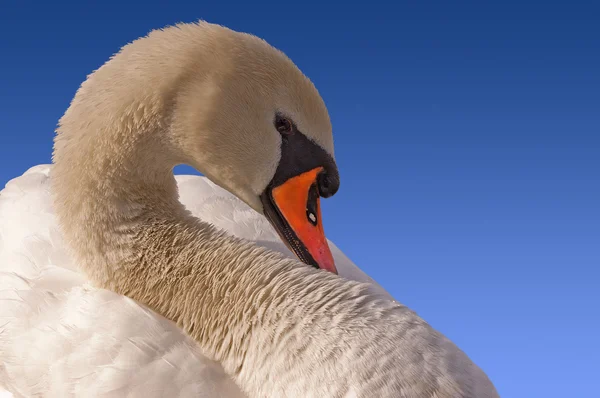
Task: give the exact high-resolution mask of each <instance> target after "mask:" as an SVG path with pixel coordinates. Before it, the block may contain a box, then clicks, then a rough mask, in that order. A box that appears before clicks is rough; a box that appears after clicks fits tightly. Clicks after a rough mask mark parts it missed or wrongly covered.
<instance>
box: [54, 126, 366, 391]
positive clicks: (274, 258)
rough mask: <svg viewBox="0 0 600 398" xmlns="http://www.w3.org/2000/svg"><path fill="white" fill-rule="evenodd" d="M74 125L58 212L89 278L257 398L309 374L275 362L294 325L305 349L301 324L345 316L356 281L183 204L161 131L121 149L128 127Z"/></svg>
mask: <svg viewBox="0 0 600 398" xmlns="http://www.w3.org/2000/svg"><path fill="white" fill-rule="evenodd" d="M67 127H68V124H67V125H66V126H63V127H62V129H61V130H60V131H59V135H58V136H57V140H56V145H55V154H54V161H55V164H54V167H53V169H52V184H53V185H52V189H53V195H54V205H55V212H56V214H57V216H58V221H59V223H60V225H61V228H62V231H63V233H64V236H65V238H66V241H67V243H68V246H69V247H70V249H71V250H72V252H73V255H74V257H75V258H76V260H77V261H78V264H79V266H80V268H81V269H82V270H83V271H84V272H85V273H86V274H87V275H88V277H89V278H90V279H91V280H92V281H93V282H94V283H95V284H96V285H97V286H99V287H102V288H106V289H109V290H112V291H115V292H117V293H120V294H123V295H126V296H128V297H130V298H132V299H134V300H136V301H138V302H140V303H142V304H144V305H147V306H148V307H150V308H151V309H153V310H154V311H156V312H157V313H158V314H160V315H162V316H164V317H166V318H168V319H170V320H172V321H174V322H176V323H177V324H178V325H179V326H180V327H182V329H183V330H185V331H186V332H187V333H188V334H189V335H190V336H191V337H192V338H193V339H195V340H196V341H197V342H198V343H199V345H200V348H201V349H202V351H203V352H204V353H205V354H206V355H207V357H209V358H210V359H214V360H217V361H219V362H220V363H221V364H222V366H223V367H224V370H225V371H226V372H227V373H228V374H230V375H231V376H233V377H234V379H235V380H236V381H237V382H238V384H239V385H240V386H241V387H242V388H243V389H244V390H245V391H246V392H248V393H250V394H251V395H253V394H258V393H259V392H260V391H263V392H264V391H269V390H270V391H277V390H279V391H284V390H285V389H286V388H288V387H289V382H287V383H286V382H285V378H284V377H283V376H285V377H295V378H299V376H300V375H301V374H306V372H307V371H308V370H307V369H306V368H303V367H302V366H301V365H300V364H297V367H296V368H290V367H289V366H285V367H281V368H280V369H274V368H273V366H274V364H272V363H270V361H269V359H268V358H269V356H270V355H273V352H275V351H278V350H280V349H281V348H280V347H281V346H282V344H284V343H285V344H288V343H287V342H286V340H287V339H289V338H290V337H289V336H290V333H291V332H293V331H294V330H295V329H298V331H297V332H294V333H292V335H293V336H295V337H294V338H295V339H297V341H296V342H295V344H296V345H298V346H299V347H302V346H305V345H306V344H307V341H310V339H314V338H315V336H314V335H312V336H311V334H310V333H307V332H306V331H301V330H302V329H306V328H307V325H303V324H302V319H303V318H302V317H303V316H308V317H309V319H310V320H311V322H313V323H314V324H315V325H319V324H321V325H322V327H325V326H326V325H329V324H330V323H331V319H330V318H331V316H332V315H331V314H336V313H338V312H339V311H337V310H333V312H332V313H329V312H328V311H331V308H330V307H331V306H339V305H340V301H341V300H343V297H344V296H347V295H348V294H354V295H356V292H357V290H356V289H357V288H356V286H354V285H345V287H344V286H343V285H342V282H341V280H340V279H338V278H336V277H335V276H334V275H332V274H329V273H327V272H319V271H317V270H314V269H313V268H312V267H308V266H304V265H303V264H301V263H299V262H298V261H295V260H292V259H288V258H285V257H283V256H282V255H280V254H278V253H274V252H270V251H268V250H267V249H264V248H262V247H258V246H256V245H254V244H252V243H250V242H247V241H243V240H241V239H238V238H235V237H233V236H230V235H228V234H226V233H224V232H223V231H220V230H217V229H216V228H214V227H212V226H210V225H208V224H207V223H204V222H202V221H201V220H199V219H197V218H195V217H193V216H191V214H190V213H189V212H187V211H186V210H185V208H184V207H183V205H182V204H181V203H180V202H179V200H178V194H177V186H176V182H175V179H174V176H173V174H172V167H173V164H172V162H170V161H169V157H168V154H169V149H168V146H165V145H163V146H157V145H156V140H157V139H159V138H158V135H157V134H158V133H160V131H159V129H151V128H149V129H146V130H145V132H144V133H140V134H139V135H138V136H137V138H136V139H135V141H134V142H120V144H119V145H114V142H115V140H117V141H118V140H119V139H122V138H123V137H118V135H115V134H117V133H118V132H119V130H113V131H112V132H108V131H106V130H105V131H102V133H101V134H100V133H98V132H97V131H98V130H86V131H84V132H82V131H74V130H72V129H68V128H67ZM120 133H121V134H126V133H127V132H124V131H120ZM155 133H156V134H155ZM73 148H77V150H73ZM124 148H125V150H124ZM157 148H160V150H157ZM317 281H319V284H321V285H322V286H321V287H320V288H319V287H318V284H317V283H316V282H317ZM352 286H354V290H352ZM349 288H350V289H349ZM334 292H335V294H334ZM301 313H302V314H303V315H302V316H300V314H301ZM319 330H320V328H317V329H316V331H317V333H318V331H319ZM328 339H329V338H328ZM326 342H327V340H323V344H326ZM316 345H317V346H320V344H316ZM292 346H293V344H292ZM333 348H334V345H331V347H330V348H328V349H333ZM300 349H301V348H298V350H300ZM320 349H323V347H320ZM293 354H294V350H291V351H290V353H289V355H290V356H289V357H287V358H288V360H290V361H292V359H291V358H292V357H291V355H293ZM279 356H280V357H282V355H281V354H279ZM290 363H291V362H290ZM307 366H310V365H307ZM277 372H279V374H280V376H281V377H280V378H275V379H273V375H274V374H276V373H277ZM286 384H287V385H286ZM320 388H321V387H320ZM328 388H329V387H328ZM265 389H268V390H265Z"/></svg>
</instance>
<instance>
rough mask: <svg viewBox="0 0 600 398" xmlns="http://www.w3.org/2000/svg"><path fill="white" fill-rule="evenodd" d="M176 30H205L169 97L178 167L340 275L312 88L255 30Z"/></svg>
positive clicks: (331, 175) (331, 185)
mask: <svg viewBox="0 0 600 398" xmlns="http://www.w3.org/2000/svg"><path fill="white" fill-rule="evenodd" d="M194 26H195V27H201V28H202V29H196V30H194ZM186 29H187V30H186ZM182 30H183V33H185V32H188V36H179V38H180V40H182V39H183V38H184V37H187V39H188V40H190V41H192V39H194V37H195V36H194V35H202V36H201V37H202V38H201V39H200V38H198V37H195V39H196V40H197V42H201V43H202V44H201V45H198V46H193V45H191V46H190V47H189V48H187V49H186V51H184V54H185V55H186V57H187V59H185V60H183V59H182V62H183V63H184V64H186V67H185V68H184V70H185V73H183V74H181V75H180V78H179V81H178V89H177V91H176V93H175V95H174V97H175V100H174V101H173V102H174V106H173V110H172V115H171V118H170V120H171V127H170V134H171V137H172V141H173V142H174V143H175V145H174V146H175V148H177V156H178V159H179V162H178V163H185V164H188V165H191V166H192V167H194V168H196V169H197V170H198V171H200V172H201V173H202V174H204V175H205V176H207V177H208V178H210V179H211V180H213V181H214V182H215V183H216V184H218V185H220V186H222V187H223V188H225V189H227V190H228V191H230V192H231V193H233V194H234V195H236V196H237V197H239V198H240V199H241V200H243V201H244V202H246V203H247V204H248V205H249V206H250V207H252V208H253V209H254V210H256V211H258V212H259V213H262V214H264V216H265V217H266V218H267V219H268V220H269V221H270V223H271V224H272V226H273V227H274V228H275V229H276V231H277V232H278V233H279V235H280V237H281V239H282V240H283V241H284V243H285V244H286V245H287V246H288V248H289V249H290V250H292V251H293V252H294V253H295V254H296V255H297V256H298V258H299V259H300V260H301V261H303V262H305V263H307V264H310V265H313V266H315V267H318V268H322V269H325V270H328V271H331V272H334V273H337V271H336V268H335V264H334V260H333V256H332V254H331V251H330V249H329V246H328V243H327V239H326V237H325V233H324V230H323V223H322V218H321V210H320V206H319V205H320V197H330V196H332V195H334V194H335V193H336V191H337V190H338V188H339V184H340V178H339V173H338V169H337V166H336V162H335V158H334V148H333V137H332V128H331V123H330V118H329V115H328V111H327V107H326V106H325V103H324V101H323V99H322V98H321V96H320V95H319V93H318V91H317V89H316V88H315V86H314V85H313V83H312V82H311V81H310V80H309V79H308V78H307V77H306V76H305V75H304V74H303V73H302V72H301V71H300V70H299V68H298V67H297V66H296V65H295V64H294V63H293V62H292V61H291V60H290V59H289V58H288V57H287V56H286V55H285V54H283V53H282V52H281V51H279V50H277V49H275V48H274V47H272V46H271V45H269V44H267V43H266V42H265V41H264V40H262V39H259V38H257V37H256V36H253V35H249V34H245V33H240V32H236V31H233V30H230V29H228V28H225V27H221V26H218V25H213V24H207V23H201V24H199V25H193V26H192V27H190V26H187V27H184V28H182ZM162 32H164V31H162ZM179 34H180V35H181V32H179ZM150 37H152V35H150ZM171 39H172V40H177V37H173V38H171ZM200 60H201V61H200ZM181 76H182V77H181Z"/></svg>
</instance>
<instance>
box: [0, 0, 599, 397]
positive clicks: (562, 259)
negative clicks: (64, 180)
mask: <svg viewBox="0 0 600 398" xmlns="http://www.w3.org/2000/svg"><path fill="white" fill-rule="evenodd" d="M399 3H401V4H403V5H397V4H396V5H392V2H389V3H388V2H380V1H368V2H364V3H362V4H359V3H354V5H353V4H352V3H350V2H345V3H339V5H338V4H336V3H334V2H325V1H319V2H314V3H312V2H307V1H302V2H294V3H285V2H281V1H273V2H269V3H267V2H240V4H235V3H231V2H225V1H222V2H217V1H214V2H200V1H197V2H189V3H188V2H179V1H169V2H166V1H163V2H160V3H159V2H154V1H144V2H141V1H140V2H138V4H137V5H132V4H133V2H131V1H127V2H126V1H118V2H117V1H102V2H83V1H79V2H77V3H75V2H73V4H67V2H64V1H60V2H55V1H52V2H41V1H38V2H33V1H16V0H4V1H3V2H2V11H1V12H0V60H1V61H0V72H1V73H0V109H1V111H0V114H1V117H0V137H2V138H1V140H0V184H1V185H2V186H3V185H4V183H5V182H6V181H7V180H8V179H10V178H13V177H16V176H18V175H20V174H21V173H22V172H24V171H25V170H26V169H27V168H28V167H30V166H33V165H35V164H39V163H48V162H50V154H51V146H52V137H53V134H54V128H55V125H56V123H57V120H58V119H59V117H60V116H61V114H62V113H63V112H64V110H65V109H66V108H67V106H68V104H69V101H70V99H71V98H72V96H73V94H74V92H75V90H76V89H77V87H78V85H79V84H80V83H81V81H82V80H84V79H85V76H86V75H87V74H88V73H90V72H91V71H92V70H94V69H96V68H97V67H99V66H100V65H101V64H102V63H103V62H104V61H105V60H106V59H107V58H108V57H109V56H110V55H111V54H112V53H114V52H115V51H117V50H118V49H119V47H121V46H122V45H123V44H125V43H127V42H129V41H131V40H133V39H135V38H137V37H139V36H141V35H144V34H145V33H147V32H148V31H149V30H151V29H153V28H158V27H162V26H165V25H168V24H172V23H175V22H178V21H184V22H190V21H194V20H197V19H206V20H208V21H210V22H216V23H221V24H224V25H227V26H229V27H231V28H233V29H236V30H242V31H247V32H250V33H254V34H257V35H259V36H261V37H263V38H264V39H266V40H267V41H269V42H270V43H271V44H273V45H275V46H277V47H279V48H280V49H282V50H283V51H285V52H286V53H287V54H288V55H289V56H290V57H291V58H292V59H293V60H294V61H295V62H296V63H297V64H298V65H299V67H300V68H301V69H302V70H303V71H304V72H305V73H306V74H307V75H308V76H309V77H310V78H311V79H312V80H313V81H314V82H315V84H316V85H317V86H318V88H319V90H320V92H321V94H322V96H323V97H324V99H325V101H326V102H327V104H328V107H329V110H330V114H331V117H332V122H333V125H334V134H335V143H336V155H337V160H338V164H339V168H340V172H341V179H342V184H341V189H340V191H339V193H338V194H337V195H336V196H335V197H334V198H331V199H328V200H326V201H324V213H325V214H324V217H325V218H324V222H325V229H326V232H327V234H328V236H329V237H330V238H331V239H332V240H334V241H335V242H336V243H337V244H338V246H340V247H341V249H342V250H344V251H345V253H346V254H348V255H349V256H350V257H351V258H352V259H353V260H354V261H355V262H356V263H357V264H358V265H359V266H361V267H362V268H363V269H364V270H365V271H367V272H368V273H369V274H370V275H372V276H373V277H374V278H375V279H376V280H377V281H378V282H379V283H381V284H382V285H383V286H384V287H385V288H387V289H388V290H389V291H390V292H391V293H392V294H393V295H394V296H395V297H396V298H397V299H398V300H400V301H401V302H403V303H405V304H407V305H408V306H410V307H411V308H413V309H414V310H416V311H417V312H418V313H419V314H420V315H421V316H423V317H424V318H425V319H426V320H427V321H428V322H430V323H431V324H432V325H433V326H434V327H436V328H438V329H439V330H441V331H442V332H443V333H445V334H446V335H447V336H448V337H450V338H451V339H452V340H453V341H455V342H456V343H457V344H458V345H459V346H460V347H461V348H463V349H464V350H465V351H466V352H467V353H468V354H469V355H470V356H471V357H472V358H473V359H474V360H475V361H476V363H478V364H479V365H480V366H481V367H482V368H483V369H484V370H485V371H486V372H487V373H488V374H489V376H490V377H491V378H492V379H493V381H494V383H495V384H496V386H497V387H498V389H499V392H500V394H501V395H502V396H503V397H527V398H531V397H561V398H564V397H569V398H571V397H573V398H583V397H592V396H594V397H598V384H597V383H598V377H600V365H599V363H600V362H599V361H600V346H599V343H598V337H599V336H600V309H599V307H600V271H599V269H600V9H599V7H600V6H598V5H595V6H594V5H593V2H591V1H590V2H588V3H580V2H576V1H564V2H561V3H554V2H541V1H540V2H535V3H533V2H507V1H502V2H500V1H498V2H493V3H492V2H481V1H477V2H460V5H458V3H457V2H451V1H439V2H432V1H401V2H399ZM216 4H219V5H216ZM596 4H597V2H596ZM180 171H181V170H180ZM184 171H187V170H184Z"/></svg>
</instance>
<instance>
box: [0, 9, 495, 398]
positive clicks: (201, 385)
mask: <svg viewBox="0 0 600 398" xmlns="http://www.w3.org/2000/svg"><path fill="white" fill-rule="evenodd" d="M331 130H332V129H331V124H330V120H329V116H328V113H327V108H326V106H325V104H324V102H323V100H322V98H321V97H320V95H319V93H318V91H317V89H316V88H315V87H314V85H313V84H312V82H311V81H310V80H309V79H308V78H307V77H306V76H305V75H303V74H302V72H301V71H300V70H299V69H298V68H297V67H296V66H295V64H294V63H293V62H292V61H291V60H290V59H289V58H288V57H287V56H286V55H285V54H284V53H282V52H281V51H279V50H277V49H275V48H274V47H272V46H271V45H269V44H268V43H267V42H266V41H264V40H262V39H260V38H258V37H256V36H253V35H250V34H247V33H242V32H237V31H234V30H231V29H229V28H227V27H224V26H221V25H216V24H212V23H208V22H206V21H199V22H195V23H188V24H185V23H182V24H177V25H174V26H169V27H166V28H164V29H158V30H154V31H152V32H150V33H149V34H148V35H146V36H144V37H142V38H140V39H137V40H135V41H133V42H131V43H129V44H127V45H125V46H124V47H123V48H122V49H121V50H120V51H119V52H118V53H117V54H115V55H114V56H113V57H111V59H110V60H109V61H108V62H106V63H105V64H104V65H102V66H101V67H100V68H99V69H97V70H96V71H94V72H93V73H92V74H90V75H89V76H88V77H87V79H86V80H85V81H84V82H83V83H82V85H81V86H80V88H79V89H78V90H77V92H76V94H75V96H74V98H73V100H72V102H71V104H70V106H69V107H68V109H67V110H66V112H65V113H64V115H63V117H62V118H61V119H60V121H59V126H58V128H57V133H56V137H55V143H54V152H53V162H52V165H39V166H35V167H33V168H31V169H30V170H28V171H27V172H25V173H24V174H23V175H22V176H20V177H18V178H16V179H14V180H12V181H10V182H9V183H8V184H7V185H6V187H5V188H4V190H3V191H2V193H1V195H0V217H1V218H0V220H1V222H0V238H1V240H0V358H1V359H2V362H0V388H4V389H6V390H7V391H9V392H11V393H12V394H13V395H14V396H23V397H29V396H51V397H69V396H86V397H87V396H94V397H117V396H119V397H121V396H128V397H191V396H194V397H267V396H272V397H300V396H302V397H407V398H408V397H438V398H441V397H452V398H458V397H483V398H485V397H497V396H498V395H497V392H496V390H495V388H494V386H493V384H492V383H491V381H490V380H489V378H488V377H487V375H486V374H485V373H484V372H483V371H482V370H481V369H480V368H479V367H478V366H477V365H475V364H474V363H473V362H472V361H471V360H470V359H469V358H468V356H467V355H466V354H465V353H464V352H463V351H461V350H460V349H459V348H458V347H456V345H454V344H453V343H452V342H451V341H449V340H448V339H447V338H446V337H444V336H443V335H442V334H441V333H439V332H438V331H436V330H435V329H433V328H432V327H431V326H430V325H428V324H427V323H426V322H425V321H424V320H422V319H421V318H420V317H418V315H417V314H416V313H414V312H413V311H411V310H410V309H408V308H407V307H405V306H403V305H402V304H400V303H398V302H397V301H396V300H394V299H393V298H392V297H390V296H389V294H388V293H387V292H385V291H384V290H383V289H382V288H381V287H380V286H378V285H377V284H376V283H375V282H374V281H372V280H371V279H370V278H369V277H368V276H367V275H365V274H364V273H363V272H362V271H360V270H359V269H358V267H356V266H355V265H354V264H353V263H352V262H351V261H350V260H349V259H348V258H347V257H346V256H344V254H343V253H342V252H341V251H340V250H339V249H338V248H337V247H335V245H334V244H333V243H332V242H330V241H329V240H327V239H326V238H325V233H324V228H323V222H322V214H321V211H320V208H319V200H320V199H319V198H320V197H328V196H331V195H333V194H335V193H336V191H337V189H338V187H339V182H340V179H339V173H338V170H337V166H336V163H335V155H334V146H333V137H332V131H331ZM179 164H188V165H191V166H192V167H194V168H195V169H197V170H198V171H200V172H201V173H202V174H203V176H202V177H201V176H174V175H173V167H175V166H176V165H179Z"/></svg>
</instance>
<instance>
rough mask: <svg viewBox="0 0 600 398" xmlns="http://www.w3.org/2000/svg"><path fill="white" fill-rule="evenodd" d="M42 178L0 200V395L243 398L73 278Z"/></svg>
mask: <svg viewBox="0 0 600 398" xmlns="http://www.w3.org/2000/svg"><path fill="white" fill-rule="evenodd" d="M50 172H51V166H48V165H40V166H36V167H34V168H32V169H30V170H28V171H27V172H26V173H24V174H23V175H22V176H20V177H18V178H16V179H13V180H11V181H10V182H9V183H8V184H7V185H6V187H5V188H4V189H3V190H2V191H1V192H0V358H1V361H0V391H2V388H4V389H6V390H8V391H10V392H11V393H12V394H13V395H14V396H15V397H21V396H23V397H30V396H52V397H70V396H95V397H116V396H118V397H125V396H127V397H144V398H148V397H189V396H195V397H234V398H235V397H243V396H244V395H243V394H242V393H241V392H240V390H239V389H238V388H237V386H236V385H235V384H234V383H233V382H232V381H231V380H230V379H229V378H228V377H227V376H226V374H225V373H224V372H223V370H222V368H221V366H220V365H219V364H218V363H215V362H213V361H210V360H208V359H207V358H206V357H204V356H203V355H202V353H201V352H199V350H198V348H197V347H196V344H195V343H194V342H193V340H191V339H190V338H188V337H187V336H186V335H185V334H184V333H183V332H182V331H181V330H179V329H178V328H177V327H176V325H174V324H173V323H172V322H170V321H169V320H167V319H165V318H163V317H161V316H159V315H157V314H156V313H154V312H152V311H150V310H148V309H146V308H145V307H143V306H141V305H139V304H137V303H136V302H134V301H133V300H130V299H128V298H127V297H124V296H121V295H118V294H115V293H112V292H110V291H107V290H102V289H96V288H94V287H92V286H90V285H89V284H88V283H87V281H86V279H85V278H84V277H83V276H82V275H81V274H79V273H78V271H77V268H76V267H75V264H73V262H72V261H71V259H70V258H69V255H68V254H67V251H66V250H65V245H64V243H63V242H62V239H61V234H60V233H59V231H58V228H57V223H56V220H55V218H54V215H53V211H52V204H51V199H50V192H49V186H50V184H49V178H50ZM208 196H210V194H209V195H208ZM0 396H2V394H0ZM2 397H3V396H2Z"/></svg>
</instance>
